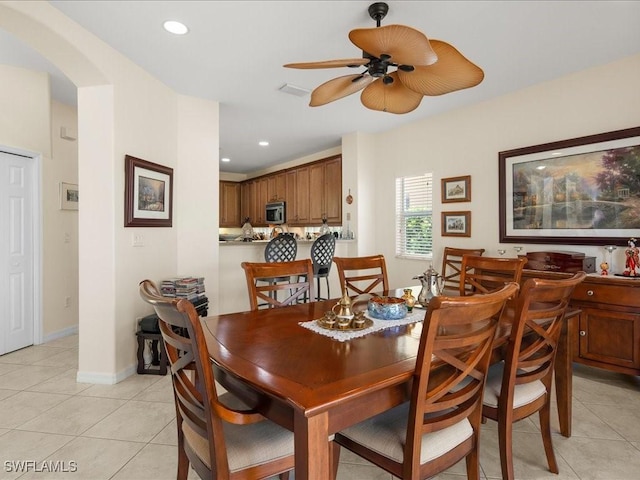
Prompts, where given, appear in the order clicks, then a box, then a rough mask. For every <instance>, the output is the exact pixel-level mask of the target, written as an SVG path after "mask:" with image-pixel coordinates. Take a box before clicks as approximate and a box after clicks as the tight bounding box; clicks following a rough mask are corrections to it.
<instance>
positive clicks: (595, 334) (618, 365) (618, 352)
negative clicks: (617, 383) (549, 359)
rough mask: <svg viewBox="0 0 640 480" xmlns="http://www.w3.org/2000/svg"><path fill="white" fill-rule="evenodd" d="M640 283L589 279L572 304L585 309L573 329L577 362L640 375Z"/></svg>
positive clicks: (581, 287) (602, 278)
mask: <svg viewBox="0 0 640 480" xmlns="http://www.w3.org/2000/svg"><path fill="white" fill-rule="evenodd" d="M638 282H640V281H639V280H632V279H624V278H616V277H613V278H612V277H587V279H586V280H585V281H584V282H583V283H582V284H580V285H578V286H577V287H576V289H575V291H574V293H573V295H572V297H571V304H572V305H573V306H575V307H578V308H580V309H581V310H582V312H581V314H580V317H579V321H578V322H576V323H575V325H574V326H573V332H571V334H572V336H573V350H574V352H573V354H574V361H575V362H578V363H582V364H585V365H590V366H594V367H599V368H604V369H606V370H612V371H615V372H621V373H629V374H632V375H640V313H639V312H640V284H639V283H638Z"/></svg>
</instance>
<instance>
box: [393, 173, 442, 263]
mask: <svg viewBox="0 0 640 480" xmlns="http://www.w3.org/2000/svg"><path fill="white" fill-rule="evenodd" d="M432 210H433V176H432V175H431V174H430V173H428V174H425V175H422V176H419V177H401V178H396V255H397V256H400V257H411V258H427V257H430V256H431V253H432V251H433V226H432V225H433V222H432V216H433V212H432Z"/></svg>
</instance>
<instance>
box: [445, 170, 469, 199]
mask: <svg viewBox="0 0 640 480" xmlns="http://www.w3.org/2000/svg"><path fill="white" fill-rule="evenodd" d="M440 187H441V192H442V203H453V202H470V201H471V175H466V176H464V177H451V178H443V179H442V180H441V185H440Z"/></svg>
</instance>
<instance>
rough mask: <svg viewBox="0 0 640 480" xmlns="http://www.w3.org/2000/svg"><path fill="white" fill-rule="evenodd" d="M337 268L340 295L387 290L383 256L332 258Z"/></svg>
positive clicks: (385, 266)
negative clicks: (340, 289)
mask: <svg viewBox="0 0 640 480" xmlns="http://www.w3.org/2000/svg"><path fill="white" fill-rule="evenodd" d="M333 261H334V262H335V264H336V267H337V268H338V277H339V278H340V286H341V288H342V295H344V294H345V292H346V293H347V295H353V294H356V295H359V294H362V293H370V292H379V291H382V290H388V289H389V280H388V278H387V264H386V262H385V260H384V256H383V255H372V256H368V257H333Z"/></svg>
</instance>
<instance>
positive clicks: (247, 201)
mask: <svg viewBox="0 0 640 480" xmlns="http://www.w3.org/2000/svg"><path fill="white" fill-rule="evenodd" d="M241 185H242V187H241V195H240V197H241V200H240V212H241V215H240V216H241V217H242V221H243V222H244V219H245V218H247V217H249V221H250V222H251V224H252V225H256V224H257V220H258V217H257V216H256V212H257V208H256V205H257V204H258V195H257V190H258V189H257V183H256V182H254V181H253V180H249V181H246V182H242V184H241Z"/></svg>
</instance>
